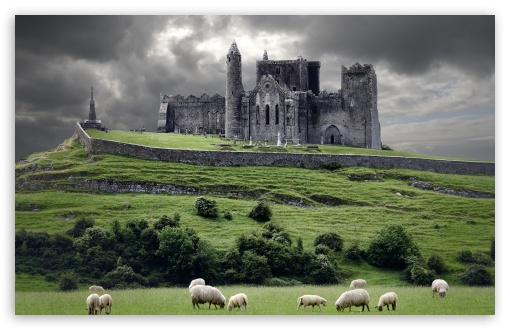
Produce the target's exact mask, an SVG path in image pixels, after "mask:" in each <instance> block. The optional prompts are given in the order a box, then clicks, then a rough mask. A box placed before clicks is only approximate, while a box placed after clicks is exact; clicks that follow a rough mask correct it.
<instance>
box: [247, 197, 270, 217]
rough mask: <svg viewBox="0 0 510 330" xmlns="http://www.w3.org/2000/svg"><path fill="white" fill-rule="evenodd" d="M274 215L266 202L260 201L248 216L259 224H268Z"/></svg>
mask: <svg viewBox="0 0 510 330" xmlns="http://www.w3.org/2000/svg"><path fill="white" fill-rule="evenodd" d="M272 215H273V212H272V211H271V208H270V207H269V205H268V204H267V203H266V202H264V201H259V202H258V203H257V205H255V206H254V207H253V208H252V209H251V211H250V213H249V214H248V217H250V218H252V219H254V220H257V221H259V222H267V221H269V220H271V216H272Z"/></svg>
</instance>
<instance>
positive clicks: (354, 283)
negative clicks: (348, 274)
mask: <svg viewBox="0 0 510 330" xmlns="http://www.w3.org/2000/svg"><path fill="white" fill-rule="evenodd" d="M366 286H367V281H365V280H364V279H361V278H358V279H357V280H353V281H352V282H351V285H350V286H349V288H351V289H359V288H364V287H366Z"/></svg>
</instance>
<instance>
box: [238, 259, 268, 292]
mask: <svg viewBox="0 0 510 330" xmlns="http://www.w3.org/2000/svg"><path fill="white" fill-rule="evenodd" d="M242 265H243V268H242V269H243V273H242V281H243V282H246V283H254V284H262V283H264V281H265V280H266V279H267V278H268V277H270V276H271V269H270V268H269V265H268V264H267V258H266V257H264V256H258V255H256V254H255V253H253V252H252V251H246V252H245V253H244V254H243V256H242Z"/></svg>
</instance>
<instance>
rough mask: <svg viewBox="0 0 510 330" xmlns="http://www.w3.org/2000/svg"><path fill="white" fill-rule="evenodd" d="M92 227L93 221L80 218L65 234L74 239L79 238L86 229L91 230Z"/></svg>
mask: <svg viewBox="0 0 510 330" xmlns="http://www.w3.org/2000/svg"><path fill="white" fill-rule="evenodd" d="M92 227H94V220H92V219H87V218H80V219H79V220H78V221H76V223H75V224H74V227H73V228H72V229H69V230H68V231H67V234H68V235H69V236H72V237H74V238H77V237H81V236H83V234H85V230H86V229H87V228H92Z"/></svg>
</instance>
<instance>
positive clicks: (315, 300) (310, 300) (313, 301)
mask: <svg viewBox="0 0 510 330" xmlns="http://www.w3.org/2000/svg"><path fill="white" fill-rule="evenodd" d="M297 302H298V306H297V310H299V307H301V306H303V309H304V310H305V311H306V306H312V311H313V309H314V308H315V306H319V310H320V311H321V312H322V309H321V305H324V306H326V302H327V301H326V299H324V298H322V297H320V296H316V295H313V294H305V295H304V296H301V297H299V298H298V299H297Z"/></svg>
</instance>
